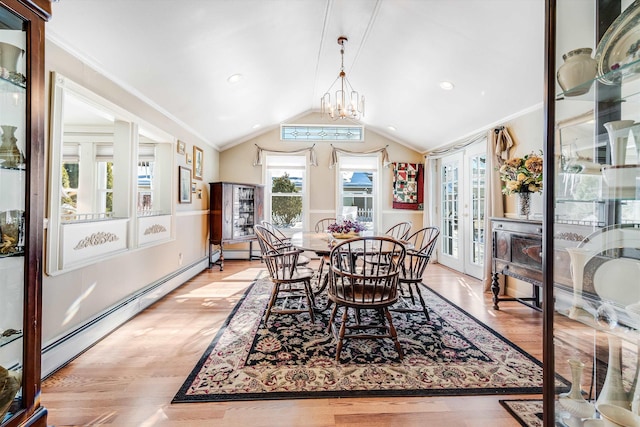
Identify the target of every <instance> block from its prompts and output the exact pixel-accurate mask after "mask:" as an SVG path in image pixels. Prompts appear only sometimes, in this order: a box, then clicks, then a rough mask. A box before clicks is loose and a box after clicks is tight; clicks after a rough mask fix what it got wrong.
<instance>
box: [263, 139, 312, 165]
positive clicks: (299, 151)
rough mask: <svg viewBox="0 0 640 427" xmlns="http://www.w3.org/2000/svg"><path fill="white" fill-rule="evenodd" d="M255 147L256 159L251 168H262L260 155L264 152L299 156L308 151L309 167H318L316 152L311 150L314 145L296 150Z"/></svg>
mask: <svg viewBox="0 0 640 427" xmlns="http://www.w3.org/2000/svg"><path fill="white" fill-rule="evenodd" d="M255 146H256V158H255V159H254V160H253V166H262V153H263V152H264V151H266V152H268V153H278V154H300V153H304V152H306V151H308V152H309V164H310V165H311V166H318V158H317V157H316V151H315V150H314V149H313V147H315V146H316V144H313V145H312V146H311V147H307V148H300V149H298V150H270V149H266V148H262V147H260V146H259V145H258V144H255Z"/></svg>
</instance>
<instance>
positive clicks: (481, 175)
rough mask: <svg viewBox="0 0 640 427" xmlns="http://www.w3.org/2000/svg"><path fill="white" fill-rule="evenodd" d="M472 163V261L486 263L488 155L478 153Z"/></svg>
mask: <svg viewBox="0 0 640 427" xmlns="http://www.w3.org/2000/svg"><path fill="white" fill-rule="evenodd" d="M470 163H471V186H470V187H471V207H472V209H471V215H472V218H471V254H470V255H471V262H472V263H473V264H477V265H482V264H483V263H484V231H485V230H484V198H485V195H484V187H485V172H486V163H487V162H486V156H485V155H478V156H473V157H472V158H471V159H470Z"/></svg>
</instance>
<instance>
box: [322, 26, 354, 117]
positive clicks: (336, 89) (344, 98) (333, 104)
mask: <svg viewBox="0 0 640 427" xmlns="http://www.w3.org/2000/svg"><path fill="white" fill-rule="evenodd" d="M347 40H348V39H347V38H346V37H345V36H340V37H338V44H339V45H340V57H341V58H340V59H341V62H340V73H339V74H338V77H337V78H336V79H335V80H334V82H333V83H332V84H331V86H330V87H329V89H328V90H327V91H326V92H325V94H324V95H322V98H320V112H321V113H322V114H323V115H324V114H326V115H327V116H328V117H329V118H331V119H332V120H337V119H355V120H358V119H360V117H364V95H360V94H359V93H358V92H357V91H356V90H354V89H353V86H351V83H349V80H348V79H347V73H345V71H344V44H345V43H346V42H347ZM332 93H334V98H333V101H332V99H331V94H332Z"/></svg>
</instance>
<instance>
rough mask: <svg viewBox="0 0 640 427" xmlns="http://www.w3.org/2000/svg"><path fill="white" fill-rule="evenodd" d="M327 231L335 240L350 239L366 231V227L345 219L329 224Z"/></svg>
mask: <svg viewBox="0 0 640 427" xmlns="http://www.w3.org/2000/svg"><path fill="white" fill-rule="evenodd" d="M327 230H328V231H329V232H330V233H331V235H332V236H333V237H334V238H335V239H351V238H353V237H358V236H359V235H360V232H361V231H364V230H366V227H365V226H364V225H363V224H360V223H359V222H358V221H355V220H350V219H346V220H344V221H340V222H334V223H333V224H330V225H329V227H327Z"/></svg>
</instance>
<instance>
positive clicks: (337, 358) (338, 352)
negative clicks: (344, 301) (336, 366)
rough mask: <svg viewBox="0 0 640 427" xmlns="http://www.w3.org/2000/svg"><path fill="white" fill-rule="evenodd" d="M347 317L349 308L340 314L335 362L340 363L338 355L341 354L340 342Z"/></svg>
mask: <svg viewBox="0 0 640 427" xmlns="http://www.w3.org/2000/svg"><path fill="white" fill-rule="evenodd" d="M336 306H337V304H336ZM348 315H349V307H345V308H344V313H342V324H341V325H340V333H339V334H338V347H337V348H336V362H340V353H341V352H342V342H343V341H344V334H345V331H346V329H347V316H348Z"/></svg>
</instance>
